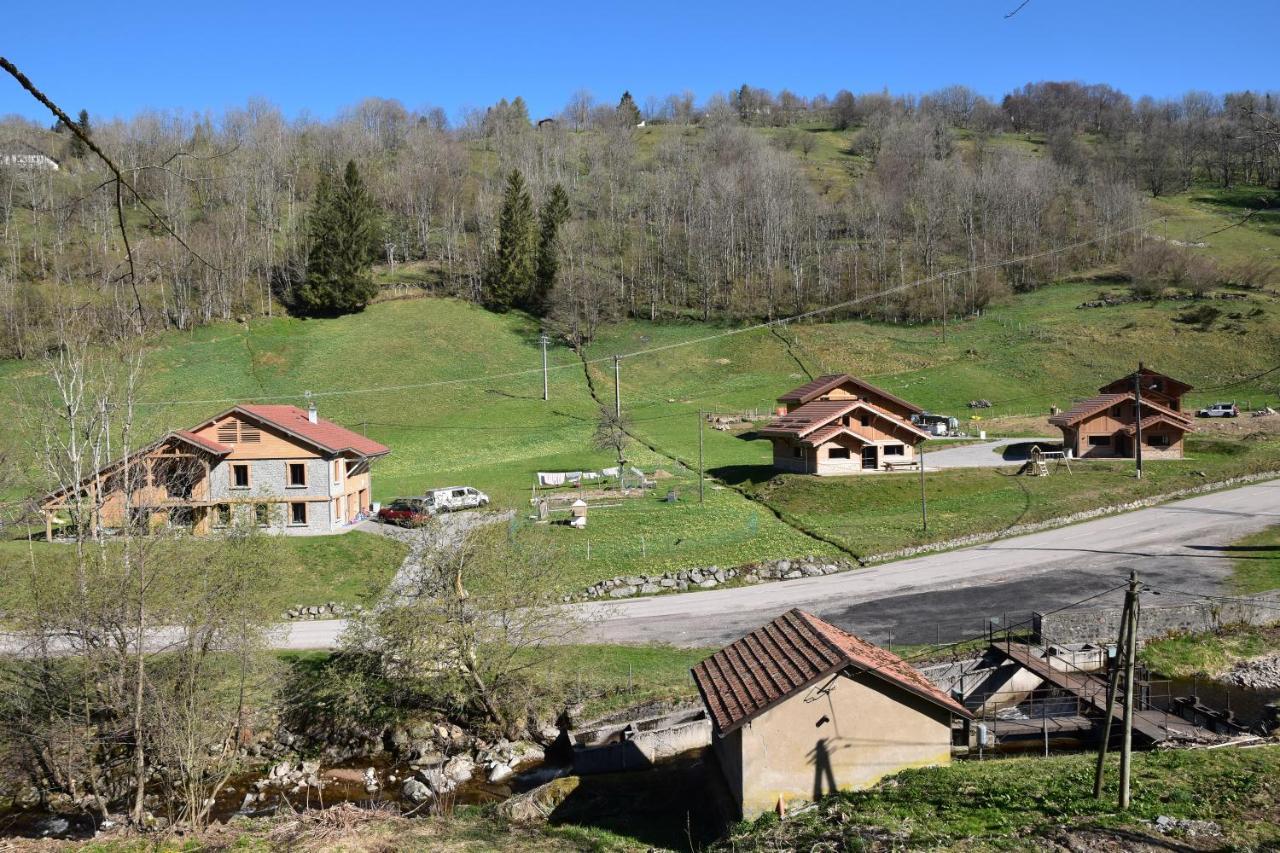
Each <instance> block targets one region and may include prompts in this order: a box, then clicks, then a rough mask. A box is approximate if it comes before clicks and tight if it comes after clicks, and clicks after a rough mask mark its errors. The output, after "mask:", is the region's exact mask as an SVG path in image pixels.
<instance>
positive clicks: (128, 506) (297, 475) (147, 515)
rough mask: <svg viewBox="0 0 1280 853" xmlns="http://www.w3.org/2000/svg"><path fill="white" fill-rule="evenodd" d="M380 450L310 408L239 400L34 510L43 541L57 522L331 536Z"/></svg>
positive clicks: (365, 504)
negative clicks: (241, 528)
mask: <svg viewBox="0 0 1280 853" xmlns="http://www.w3.org/2000/svg"><path fill="white" fill-rule="evenodd" d="M388 453H390V450H389V449H388V448H386V447H384V446H383V445H381V444H379V443H378V442H376V441H373V440H372V439H369V438H366V437H365V436H363V435H360V434H359V433H355V432H352V431H351V430H349V429H346V428H344V427H341V426H338V425H337V424H335V423H333V422H331V421H327V420H324V419H323V418H320V417H318V416H317V414H316V410H315V407H314V406H312V407H311V408H309V409H306V410H304V409H299V408H297V407H296V406H282V405H248V404H245V405H239V406H235V407H234V408H231V409H228V410H227V411H225V412H222V413H221V414H219V415H215V416H214V417H212V418H210V419H209V420H207V421H205V422H204V423H201V424H198V425H196V426H195V427H192V428H191V429H184V430H174V431H173V432H169V433H166V434H165V435H163V436H161V437H160V438H159V439H157V440H156V441H154V442H152V443H151V444H149V445H147V446H146V447H143V448H141V449H139V450H137V451H134V452H132V453H130V454H129V455H128V456H127V457H126V458H124V459H120V460H117V461H116V462H113V463H111V464H110V465H107V466H105V467H103V468H102V469H100V470H98V471H96V472H94V473H93V474H92V475H90V476H88V477H86V478H85V479H84V480H83V481H82V482H80V483H76V484H74V485H70V486H67V487H64V488H61V489H58V490H57V491H55V492H52V493H50V494H48V495H46V496H45V497H44V498H43V499H42V500H41V502H40V507H41V510H42V512H43V513H44V518H45V532H46V535H47V536H48V537H49V538H52V537H53V533H54V529H55V527H62V526H64V525H85V526H88V527H89V528H90V529H92V530H95V531H98V530H106V531H111V530H118V529H120V528H124V527H126V526H128V527H131V528H132V529H134V530H137V531H139V532H148V531H153V530H156V529H158V528H171V529H172V528H177V529H183V530H187V531H190V532H192V533H195V534H208V533H211V532H214V531H216V530H218V529H219V528H230V527H233V526H237V525H252V526H257V527H260V528H266V529H270V530H273V531H276V532H280V533H287V534H316V533H332V532H336V531H339V530H341V529H343V528H344V527H345V526H346V525H348V524H350V523H352V522H353V521H355V520H356V519H358V518H359V517H360V516H361V515H362V514H363V513H367V512H368V511H369V506H370V475H369V468H370V465H371V463H372V462H373V460H374V459H377V458H379V457H381V456H385V455H386V454H388Z"/></svg>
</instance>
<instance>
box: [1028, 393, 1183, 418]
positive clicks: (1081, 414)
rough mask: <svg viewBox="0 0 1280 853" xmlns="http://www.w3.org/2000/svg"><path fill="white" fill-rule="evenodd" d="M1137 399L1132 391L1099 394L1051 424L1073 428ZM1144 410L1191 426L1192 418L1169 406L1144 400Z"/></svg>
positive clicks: (1059, 416) (1075, 406) (1079, 403)
mask: <svg viewBox="0 0 1280 853" xmlns="http://www.w3.org/2000/svg"><path fill="white" fill-rule="evenodd" d="M1134 399H1136V397H1135V395H1134V393H1133V392H1132V391H1126V392H1124V393H1122V394H1099V395H1097V396H1096V397H1090V398H1088V399H1087V400H1081V401H1079V402H1078V403H1076V404H1075V405H1074V406H1072V407H1071V408H1070V409H1068V410H1067V411H1065V412H1063V413H1062V414H1059V415H1054V416H1053V417H1051V418H1049V423H1051V424H1053V425H1054V426H1060V427H1061V426H1065V427H1071V426H1075V425H1076V424H1078V423H1080V421H1082V420H1084V419H1086V418H1089V417H1092V416H1094V415H1096V414H1098V413H1099V412H1103V411H1106V410H1107V409H1109V408H1111V407H1112V406H1114V405H1115V404H1116V403H1123V402H1125V401H1129V400H1134ZM1142 408H1144V409H1148V410H1150V411H1153V412H1158V413H1160V414H1162V415H1165V416H1167V417H1169V418H1172V419H1174V420H1178V421H1182V422H1183V423H1184V424H1186V425H1187V426H1188V427H1189V426H1190V425H1191V417H1190V416H1189V415H1187V414H1185V413H1183V412H1175V411H1174V410H1173V409H1170V408H1168V407H1167V406H1165V405H1163V404H1161V403H1157V402H1156V401H1155V400H1151V399H1147V398H1145V397H1144V398H1143V400H1142Z"/></svg>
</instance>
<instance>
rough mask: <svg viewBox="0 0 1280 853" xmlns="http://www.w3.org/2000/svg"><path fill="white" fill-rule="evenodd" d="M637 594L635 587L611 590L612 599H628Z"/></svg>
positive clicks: (621, 587)
mask: <svg viewBox="0 0 1280 853" xmlns="http://www.w3.org/2000/svg"><path fill="white" fill-rule="evenodd" d="M635 594H636V588H635V587H634V586H620V587H615V588H614V589H611V590H609V597H610V598H628V597H630V596H633V595H635Z"/></svg>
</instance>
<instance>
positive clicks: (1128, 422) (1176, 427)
mask: <svg viewBox="0 0 1280 853" xmlns="http://www.w3.org/2000/svg"><path fill="white" fill-rule="evenodd" d="M1137 377H1138V382H1139V383H1140V387H1137V388H1135V385H1134V374H1130V375H1129V376H1125V377H1121V378H1120V379H1117V380H1115V381H1114V382H1110V383H1108V384H1106V385H1104V386H1102V387H1101V388H1099V389H1098V392H1099V393H1098V394H1097V395H1096V396H1094V397H1089V398H1088V399H1085V400H1078V401H1076V403H1075V404H1074V405H1072V407H1071V408H1070V409H1068V410H1067V411H1065V412H1062V413H1060V414H1056V415H1054V416H1053V417H1051V418H1049V423H1050V424H1052V425H1053V426H1056V427H1058V429H1060V430H1062V445H1063V448H1064V449H1066V450H1068V451H1070V452H1071V454H1072V455H1073V456H1075V457H1077V458H1082V459H1099V458H1101V459H1132V458H1134V456H1135V448H1136V446H1137V440H1138V435H1137V434H1138V416H1139V403H1138V392H1139V390H1140V391H1141V396H1142V402H1141V418H1142V422H1141V427H1142V455H1143V458H1147V459H1181V458H1182V451H1183V444H1184V441H1183V440H1184V438H1185V437H1186V434H1187V433H1189V432H1194V431H1195V427H1193V426H1192V418H1191V416H1190V415H1188V414H1186V413H1185V412H1183V411H1182V396H1183V395H1184V394H1186V393H1187V392H1188V391H1190V390H1191V386H1190V385H1188V384H1186V383H1185V382H1180V381H1178V380H1177V379H1173V378H1172V377H1169V376H1165V375H1164V374H1163V373H1157V372H1156V371H1154V370H1151V369H1149V368H1145V367H1141V368H1139V372H1138V374H1137Z"/></svg>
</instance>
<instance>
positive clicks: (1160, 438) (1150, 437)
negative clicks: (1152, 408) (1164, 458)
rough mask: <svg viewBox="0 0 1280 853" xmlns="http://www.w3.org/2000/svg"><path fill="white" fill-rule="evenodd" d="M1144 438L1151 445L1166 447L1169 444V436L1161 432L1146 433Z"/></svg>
mask: <svg viewBox="0 0 1280 853" xmlns="http://www.w3.org/2000/svg"><path fill="white" fill-rule="evenodd" d="M1146 438H1147V444H1149V445H1150V446H1152V447H1168V446H1169V436H1167V435H1165V434H1164V433H1162V432H1153V433H1148V434H1147V436H1146Z"/></svg>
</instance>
